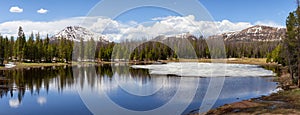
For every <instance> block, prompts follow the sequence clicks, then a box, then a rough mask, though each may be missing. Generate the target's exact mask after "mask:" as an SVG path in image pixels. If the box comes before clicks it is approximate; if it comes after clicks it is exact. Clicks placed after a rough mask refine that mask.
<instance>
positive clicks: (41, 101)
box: [37, 96, 47, 105]
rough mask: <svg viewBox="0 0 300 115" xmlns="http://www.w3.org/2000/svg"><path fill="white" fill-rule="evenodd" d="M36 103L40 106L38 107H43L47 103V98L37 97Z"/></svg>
mask: <svg viewBox="0 0 300 115" xmlns="http://www.w3.org/2000/svg"><path fill="white" fill-rule="evenodd" d="M37 103H38V104H40V105H44V104H46V103H47V98H46V97H42V96H41V97H38V98H37Z"/></svg>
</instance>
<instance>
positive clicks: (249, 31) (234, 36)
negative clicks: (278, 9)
mask: <svg viewBox="0 0 300 115" xmlns="http://www.w3.org/2000/svg"><path fill="white" fill-rule="evenodd" d="M285 32H286V29H285V28H277V27H270V26H262V25H256V26H252V27H249V28H246V29H244V30H241V31H236V32H227V33H223V34H219V35H213V36H210V37H209V38H217V37H218V38H220V37H221V38H223V39H224V40H225V41H280V40H282V39H283V38H284V36H285Z"/></svg>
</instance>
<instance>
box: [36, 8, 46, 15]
mask: <svg viewBox="0 0 300 115" xmlns="http://www.w3.org/2000/svg"><path fill="white" fill-rule="evenodd" d="M36 12H37V13H39V14H46V13H47V12H48V10H46V9H43V8H41V9H39V10H37V11H36Z"/></svg>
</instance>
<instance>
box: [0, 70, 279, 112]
mask: <svg viewBox="0 0 300 115" xmlns="http://www.w3.org/2000/svg"><path fill="white" fill-rule="evenodd" d="M127 70H129V71H127ZM0 75H1V76H2V77H1V78H3V79H2V80H1V82H0V86H1V87H0V108H1V110H0V114H18V113H24V114H34V113H41V112H42V113H46V114H63V113H68V114H91V112H90V111H89V109H90V107H89V106H87V107H85V103H83V102H82V100H81V98H82V95H80V94H84V95H85V96H89V97H91V98H92V99H96V101H97V102H99V103H98V104H99V106H100V107H102V108H103V109H105V111H115V110H112V109H111V108H110V107H109V106H108V105H109V104H107V103H110V102H107V103H105V102H104V98H105V97H108V98H109V99H110V100H111V101H112V102H113V103H114V104H116V105H118V106H121V107H123V108H125V109H129V110H134V111H146V110H152V109H155V108H158V107H161V106H163V105H164V104H166V103H168V102H170V100H171V99H172V97H173V96H174V95H175V94H176V92H177V90H178V87H179V84H180V81H181V80H187V81H194V79H195V78H194V77H176V76H162V75H155V76H153V75H149V71H148V70H145V69H133V68H130V67H129V66H127V65H114V66H111V65H100V66H95V65H81V66H66V67H63V66H61V67H44V68H30V69H18V70H7V71H3V70H1V71H0ZM4 78H5V79H8V80H4ZM210 80H211V78H201V79H200V81H199V87H198V89H197V92H196V95H195V97H194V99H193V100H192V102H191V103H190V102H188V101H186V100H184V99H183V100H180V101H178V102H177V103H174V105H173V106H176V104H177V105H181V104H186V103H190V104H189V106H188V107H187V109H186V110H185V111H184V113H189V112H190V111H192V110H195V109H198V108H199V107H200V105H201V102H202V99H203V97H204V95H205V93H206V90H207V86H208V83H209V81H210ZM194 84H195V83H194V82H186V83H185V84H182V87H185V88H186V89H189V88H191V87H192V86H193V85H194ZM276 86H277V85H276V83H275V82H272V81H271V78H263V77H243V78H239V77H235V78H231V77H227V78H226V80H225V85H224V87H223V90H222V92H221V95H220V97H219V99H218V100H217V103H216V104H215V105H214V107H217V106H220V105H223V104H226V103H231V102H235V101H239V100H242V99H248V98H252V97H257V96H260V95H267V94H270V93H271V92H272V91H275V90H276ZM78 92H79V94H78ZM133 94H138V95H133ZM179 96H181V97H183V98H184V97H187V96H188V93H182V94H180V95H179ZM90 101H95V100H90ZM100 102H101V103H100ZM16 108H18V109H16ZM164 112H165V114H167V113H169V112H168V111H164ZM162 114H163V113H162Z"/></svg>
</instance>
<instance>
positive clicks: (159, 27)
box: [0, 15, 279, 42]
mask: <svg viewBox="0 0 300 115" xmlns="http://www.w3.org/2000/svg"><path fill="white" fill-rule="evenodd" d="M153 21H154V22H151V23H142V24H141V23H137V22H134V21H130V22H128V23H121V22H118V21H115V20H112V19H110V18H104V17H74V18H68V19H63V20H57V21H49V22H33V21H10V22H4V23H0V32H1V34H2V35H4V36H6V35H7V36H11V35H13V36H16V34H17V31H18V27H19V26H22V27H23V30H24V31H25V34H27V35H29V34H30V33H31V32H34V33H37V32H39V33H40V34H41V35H42V36H46V34H49V35H54V34H56V33H58V32H59V31H61V30H62V29H64V28H65V27H67V26H74V25H75V26H78V25H80V26H83V27H85V28H87V29H89V30H91V31H93V32H96V33H99V34H104V35H106V36H107V37H108V39H109V40H111V41H116V42H118V41H122V40H125V39H140V38H145V37H146V38H153V37H156V36H158V35H177V34H182V33H187V32H189V33H191V34H194V35H200V34H202V35H204V36H210V35H215V34H220V33H223V32H230V31H239V30H242V29H245V28H248V27H250V26H253V24H251V23H249V22H231V21H229V20H223V21H198V20H196V19H195V17H194V16H193V15H189V16H184V17H180V16H168V17H159V18H154V19H153ZM255 24H261V25H270V26H276V27H278V26H279V25H276V24H275V23H266V22H257V23H255Z"/></svg>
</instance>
